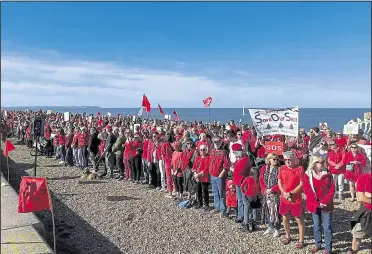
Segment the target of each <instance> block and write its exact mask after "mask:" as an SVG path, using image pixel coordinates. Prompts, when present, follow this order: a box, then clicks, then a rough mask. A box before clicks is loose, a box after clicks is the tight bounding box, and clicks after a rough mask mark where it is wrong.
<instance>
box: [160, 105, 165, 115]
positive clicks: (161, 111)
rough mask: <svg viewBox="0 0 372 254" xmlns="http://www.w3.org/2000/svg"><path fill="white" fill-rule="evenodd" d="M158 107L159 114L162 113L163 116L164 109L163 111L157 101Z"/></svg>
mask: <svg viewBox="0 0 372 254" xmlns="http://www.w3.org/2000/svg"><path fill="white" fill-rule="evenodd" d="M158 108H159V111H160V114H162V115H163V116H164V115H165V114H164V111H163V109H162V108H161V106H160V104H159V103H158Z"/></svg>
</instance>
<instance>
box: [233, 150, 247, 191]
mask: <svg viewBox="0 0 372 254" xmlns="http://www.w3.org/2000/svg"><path fill="white" fill-rule="evenodd" d="M250 170H251V161H250V159H249V157H248V156H244V157H243V158H241V159H240V160H237V161H235V163H234V175H233V181H234V184H235V186H240V185H241V183H242V181H243V179H244V177H246V176H248V175H249V171H250Z"/></svg>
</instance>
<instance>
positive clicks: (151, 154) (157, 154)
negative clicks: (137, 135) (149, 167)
mask: <svg viewBox="0 0 372 254" xmlns="http://www.w3.org/2000/svg"><path fill="white" fill-rule="evenodd" d="M161 146H162V143H158V144H157V145H155V144H154V141H153V140H152V139H149V142H148V147H147V160H148V161H149V162H154V151H155V161H156V162H158V161H159V160H161V157H160V150H161Z"/></svg>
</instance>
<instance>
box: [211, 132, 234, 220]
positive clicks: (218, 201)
mask: <svg viewBox="0 0 372 254" xmlns="http://www.w3.org/2000/svg"><path fill="white" fill-rule="evenodd" d="M222 143H223V142H222V139H221V138H220V137H214V138H213V147H214V148H213V149H212V150H211V151H210V153H209V174H210V176H211V184H212V192H213V203H214V208H215V211H216V212H217V213H220V214H221V217H226V196H225V194H226V185H225V184H226V177H227V172H228V171H229V168H230V161H229V154H228V153H227V151H226V150H224V149H223V148H222Z"/></svg>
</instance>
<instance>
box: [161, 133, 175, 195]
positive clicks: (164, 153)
mask: <svg viewBox="0 0 372 254" xmlns="http://www.w3.org/2000/svg"><path fill="white" fill-rule="evenodd" d="M173 142H174V138H173V135H172V134H171V133H170V132H167V133H166V134H165V140H164V143H163V145H162V147H161V157H162V160H163V164H164V169H165V180H166V187H167V189H165V188H164V189H163V191H164V192H165V191H167V190H168V194H169V195H172V193H173V191H174V188H173V181H172V173H171V162H172V155H173V151H174V149H173V147H172V143H173ZM164 187H165V186H164Z"/></svg>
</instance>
